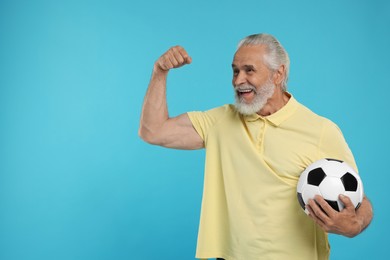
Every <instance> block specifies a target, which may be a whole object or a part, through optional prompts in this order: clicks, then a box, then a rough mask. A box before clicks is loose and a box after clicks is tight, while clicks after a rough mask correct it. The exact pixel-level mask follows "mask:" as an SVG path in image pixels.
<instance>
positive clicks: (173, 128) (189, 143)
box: [158, 113, 204, 150]
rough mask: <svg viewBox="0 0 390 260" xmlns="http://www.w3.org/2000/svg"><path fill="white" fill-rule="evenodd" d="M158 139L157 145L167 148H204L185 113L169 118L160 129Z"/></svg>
mask: <svg viewBox="0 0 390 260" xmlns="http://www.w3.org/2000/svg"><path fill="white" fill-rule="evenodd" d="M160 137H161V138H160V142H159V144H158V145H161V146H164V147H167V148H175V149H185V150H195V149H201V148H203V147H204V143H203V140H202V138H201V137H200V135H199V134H198V133H197V132H196V130H195V128H194V127H193V125H192V122H191V120H190V118H189V117H188V114H187V113H184V114H181V115H179V116H177V117H173V118H169V119H168V120H167V121H166V122H165V123H164V125H163V127H162V128H161V132H160Z"/></svg>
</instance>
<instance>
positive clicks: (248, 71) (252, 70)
mask: <svg viewBox="0 0 390 260" xmlns="http://www.w3.org/2000/svg"><path fill="white" fill-rule="evenodd" d="M245 71H246V73H252V72H254V71H255V70H254V69H253V68H247V69H246V70H245Z"/></svg>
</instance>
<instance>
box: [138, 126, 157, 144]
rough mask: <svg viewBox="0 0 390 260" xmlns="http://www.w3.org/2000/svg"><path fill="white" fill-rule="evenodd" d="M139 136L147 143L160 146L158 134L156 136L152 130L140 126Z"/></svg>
mask: <svg viewBox="0 0 390 260" xmlns="http://www.w3.org/2000/svg"><path fill="white" fill-rule="evenodd" d="M138 136H139V137H140V138H141V139H142V140H143V141H144V142H146V143H148V144H153V145H158V144H159V142H158V138H157V136H156V134H154V133H153V132H152V131H150V129H147V128H146V127H143V126H140V128H139V129H138Z"/></svg>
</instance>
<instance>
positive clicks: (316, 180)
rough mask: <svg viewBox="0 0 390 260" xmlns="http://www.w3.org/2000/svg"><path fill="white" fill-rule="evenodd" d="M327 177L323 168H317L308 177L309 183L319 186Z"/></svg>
mask: <svg viewBox="0 0 390 260" xmlns="http://www.w3.org/2000/svg"><path fill="white" fill-rule="evenodd" d="M325 177H326V174H325V172H324V170H323V169H322V168H316V169H313V170H311V171H310V172H309V174H308V176H307V183H308V184H311V185H314V186H319V185H320V183H321V182H322V180H323V179H324V178H325Z"/></svg>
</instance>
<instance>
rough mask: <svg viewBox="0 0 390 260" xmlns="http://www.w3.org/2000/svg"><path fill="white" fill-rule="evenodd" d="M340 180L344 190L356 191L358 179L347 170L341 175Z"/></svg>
mask: <svg viewBox="0 0 390 260" xmlns="http://www.w3.org/2000/svg"><path fill="white" fill-rule="evenodd" d="M341 181H342V182H343V185H344V188H345V190H346V191H357V188H358V181H357V180H356V178H355V176H353V175H352V174H350V173H349V172H347V173H346V174H344V175H343V177H341Z"/></svg>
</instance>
